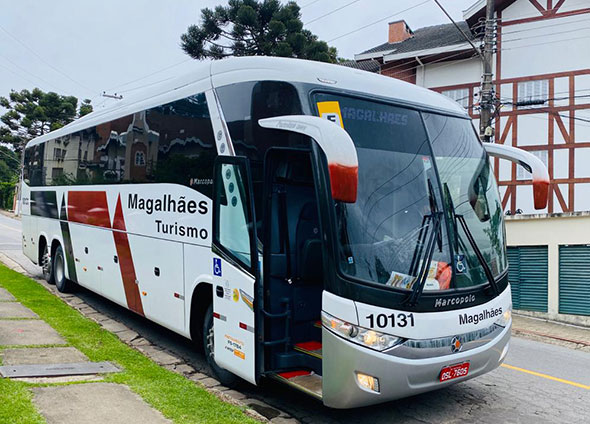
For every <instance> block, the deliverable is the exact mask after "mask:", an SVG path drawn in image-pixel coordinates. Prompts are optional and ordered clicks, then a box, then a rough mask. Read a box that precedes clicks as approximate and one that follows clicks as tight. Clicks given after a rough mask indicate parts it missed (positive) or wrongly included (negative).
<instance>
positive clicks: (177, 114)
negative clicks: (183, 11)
mask: <svg viewBox="0 0 590 424" xmlns="http://www.w3.org/2000/svg"><path fill="white" fill-rule="evenodd" d="M490 158H501V159H507V160H510V161H513V162H516V163H518V164H519V165H520V166H523V167H525V169H526V170H527V171H529V172H531V173H532V185H533V190H534V197H535V199H534V201H535V206H536V207H537V208H544V207H545V204H546V202H547V191H548V174H547V169H546V168H545V166H544V165H543V163H542V162H541V161H540V160H539V159H538V158H536V157H535V156H533V155H531V154H530V153H527V152H525V151H522V150H518V149H515V148H512V147H509V146H503V145H497V144H489V145H488V144H487V143H486V144H483V143H482V142H481V141H480V140H479V138H478V135H477V133H476V132H475V130H474V127H473V124H472V121H471V120H470V118H469V116H468V114H467V113H466V112H465V110H464V109H463V108H461V107H460V106H459V105H458V104H456V103H455V102H454V101H452V100H450V99H448V98H446V97H444V96H442V95H440V94H437V93H435V92H432V91H429V90H427V89H424V88H421V87H417V86H415V85H412V84H408V83H404V82H402V81H399V80H396V79H393V78H388V77H384V76H381V75H376V74H371V73H368V72H364V71H360V70H355V69H350V68H346V67H343V66H338V65H330V64H322V63H317V62H309V61H304V60H297V59H286V58H270V57H249V58H231V59H224V60H219V61H213V62H211V63H201V64H198V65H197V66H196V67H195V69H194V70H193V71H192V72H190V73H189V74H187V75H184V76H179V77H175V78H174V79H171V80H167V81H165V82H162V83H160V84H159V85H154V86H151V87H148V88H146V89H145V91H144V92H142V93H141V94H139V95H137V96H136V97H135V98H128V99H123V100H121V101H119V102H117V103H116V104H115V105H114V106H112V107H109V108H106V109H103V110H101V109H99V110H96V111H94V112H93V113H91V114H89V115H87V116H84V117H82V118H80V119H78V120H76V121H74V122H73V123H71V124H69V125H67V126H65V127H63V128H61V129H58V130H56V131H53V132H51V133H48V134H45V135H43V136H41V137H39V138H36V139H34V140H32V141H31V142H29V143H28V144H27V146H26V149H25V152H24V159H23V161H24V166H23V175H22V207H23V210H22V228H23V240H22V242H23V243H22V244H23V250H24V253H25V254H26V255H27V256H28V257H29V258H30V259H31V260H32V261H33V262H35V263H37V264H39V265H41V266H42V269H43V274H44V276H45V278H46V279H47V281H49V282H50V283H54V284H55V285H56V286H57V289H58V290H59V291H62V292H66V291H69V290H72V289H74V288H75V287H76V285H80V286H83V287H85V288H86V289H89V290H91V291H93V292H95V293H98V294H99V295H101V296H104V297H105V298H107V299H110V300H111V301H113V302H115V303H117V304H119V305H121V306H123V307H125V308H128V309H129V310H131V311H134V312H135V313H137V314H139V315H141V316H144V317H145V318H147V319H149V320H151V321H154V322H156V323H158V324H160V325H162V326H164V327H166V328H168V329H170V330H172V331H174V332H176V333H178V334H181V335H183V336H185V337H187V338H190V339H191V340H193V341H195V342H196V343H197V344H200V345H202V348H203V350H204V353H205V355H206V358H207V361H208V363H209V364H210V366H211V368H212V369H213V371H214V372H215V374H216V375H217V377H218V378H219V379H220V381H222V382H223V383H224V384H233V383H235V382H237V381H238V380H246V381H247V382H249V383H252V384H254V385H256V384H259V383H260V382H261V380H262V379H266V378H269V379H274V380H277V381H279V382H282V383H285V384H287V385H289V386H292V387H293V388H295V389H297V390H301V391H303V392H305V393H307V394H308V395H310V396H312V397H315V398H317V399H320V400H321V401H322V402H323V403H324V404H325V405H326V406H328V407H332V408H352V407H358V406H364V405H370V404H375V403H380V402H385V401H390V400H394V399H398V398H402V397H406V396H410V395H414V394H417V393H422V392H426V391H430V390H435V389H440V388H445V387H448V386H449V385H451V384H454V383H457V382H461V381H465V380H467V379H470V378H473V377H476V376H479V375H482V374H484V373H487V372H489V371H491V370H493V369H495V368H496V367H498V365H499V364H500V363H501V362H502V361H503V360H504V357H505V355H506V352H507V350H508V345H509V339H510V327H511V308H512V306H511V305H512V303H511V294H510V285H509V282H508V272H507V271H508V265H507V260H506V251H505V244H506V242H505V230H504V222H503V212H502V202H501V200H500V197H499V191H498V187H497V184H496V180H495V178H494V174H493V170H492V168H491V166H490ZM494 160H495V159H494Z"/></svg>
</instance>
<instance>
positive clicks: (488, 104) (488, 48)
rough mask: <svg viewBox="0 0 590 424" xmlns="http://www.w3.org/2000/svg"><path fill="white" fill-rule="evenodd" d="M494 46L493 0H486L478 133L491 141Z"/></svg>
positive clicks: (493, 102) (485, 139)
mask: <svg viewBox="0 0 590 424" xmlns="http://www.w3.org/2000/svg"><path fill="white" fill-rule="evenodd" d="M495 46H496V21H495V19H494V0H487V4H486V20H485V34H484V44H483V76H482V80H481V93H480V99H481V100H480V106H481V111H480V120H479V134H480V137H481V139H482V140H483V141H485V142H488V143H489V142H491V141H492V136H493V135H494V129H493V127H492V116H493V114H494V104H495V101H494V86H493V84H492V79H493V76H494V75H493V73H492V60H493V57H494V49H495Z"/></svg>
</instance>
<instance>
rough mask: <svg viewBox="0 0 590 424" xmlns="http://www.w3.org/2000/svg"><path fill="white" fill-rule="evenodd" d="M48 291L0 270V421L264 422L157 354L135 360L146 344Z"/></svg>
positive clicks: (82, 423)
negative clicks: (90, 317)
mask: <svg viewBox="0 0 590 424" xmlns="http://www.w3.org/2000/svg"><path fill="white" fill-rule="evenodd" d="M2 259H3V261H5V262H10V261H7V260H6V259H7V258H6V257H3V258H2ZM10 265H11V267H12V268H16V269H17V270H18V271H20V272H24V270H22V268H21V269H18V268H20V267H19V266H18V265H16V264H15V263H14V262H13V263H12V264H10ZM39 283H41V284H39ZM54 290H55V289H54V287H53V286H47V285H46V284H45V283H44V282H39V281H34V280H31V279H29V278H27V277H25V276H23V275H19V274H17V273H16V272H13V271H12V270H9V269H8V268H5V267H3V266H0V366H1V368H0V423H12V422H27V423H28V422H47V423H60V424H62V423H63V424H70V423H71V424H74V423H75V424H85V423H88V424H90V423H98V422H100V423H105V424H106V423H121V424H133V423H138V424H160V423H171V422H174V421H181V422H197V421H198V422H222V423H225V422H233V423H242V422H251V423H254V422H255V421H254V420H252V418H255V419H257V420H259V421H265V419H264V418H263V417H262V416H260V415H258V414H257V413H256V412H255V411H253V410H251V409H247V407H244V406H243V405H238V404H236V402H231V399H229V400H230V402H229V403H225V402H227V401H228V399H226V398H229V396H226V397H223V396H224V395H218V394H215V393H212V392H211V391H210V390H209V389H206V388H205V387H204V386H206V384H205V383H204V382H201V381H199V380H200V378H199V377H201V376H200V375H197V374H198V373H195V372H194V370H192V369H189V368H190V367H185V368H182V367H181V366H180V365H179V361H178V360H177V359H176V358H174V357H172V356H171V355H168V354H167V353H166V352H164V351H161V350H158V349H153V348H152V349H151V350H150V352H149V355H147V357H146V356H144V355H142V353H140V352H139V351H143V350H145V349H147V348H148V347H149V348H151V346H149V343H147V341H146V340H145V339H143V338H141V337H140V336H139V335H138V334H137V333H134V332H132V331H131V330H128V329H127V328H126V327H125V326H123V325H121V324H119V323H117V322H115V321H113V320H111V319H109V318H107V317H106V316H103V315H101V314H99V313H98V312H96V311H94V310H92V308H90V307H88V306H86V305H84V304H83V302H81V301H80V300H79V299H78V298H77V297H76V296H74V295H64V294H59V297H57V296H55V295H54V293H53V292H54ZM55 294H57V293H55ZM64 301H65V302H66V303H64ZM68 304H69V305H68ZM75 305H78V306H80V308H78V307H77V306H75ZM82 309H85V312H83V311H82ZM87 314H88V315H90V314H92V315H94V317H93V318H96V319H93V320H90V319H89V318H87V317H85V316H84V315H87ZM117 324H118V325H117ZM101 327H102V328H101ZM106 330H109V331H112V332H108V331H106ZM113 333H114V334H113ZM124 341H128V342H129V344H131V345H133V347H130V346H128V345H127V344H125V343H124ZM164 357H165V358H164ZM150 358H151V360H150ZM162 358H164V359H165V360H166V361H164V362H166V363H168V364H170V365H169V366H162V365H161V364H160V363H159V362H162ZM156 359H160V360H159V361H158V360H156ZM152 361H153V362H152ZM85 368H86V370H84V369H85ZM88 368H90V369H88ZM185 373H186V374H190V377H191V378H190V379H189V378H186V377H187V376H188V375H184V374H185ZM2 375H4V376H5V377H6V376H8V377H10V378H2ZM202 377H206V376H204V375H203V376H202ZM211 380H213V379H211ZM68 383H70V384H68ZM71 383H75V384H71ZM25 384H26V385H25ZM217 384H218V383H217ZM223 401H225V402H223ZM236 406H237V407H236Z"/></svg>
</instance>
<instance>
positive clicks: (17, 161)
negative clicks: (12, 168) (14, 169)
mask: <svg viewBox="0 0 590 424" xmlns="http://www.w3.org/2000/svg"><path fill="white" fill-rule="evenodd" d="M0 153H1V154H2V155H3V156H4V157H5V158H7V159H10V160H13V161H15V162H16V163H17V164H18V165H19V166H20V160H18V159H16V158H14V157H12V156H10V155H9V154H8V153H6V152H5V151H4V150H2V149H0Z"/></svg>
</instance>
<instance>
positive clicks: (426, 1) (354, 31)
mask: <svg viewBox="0 0 590 424" xmlns="http://www.w3.org/2000/svg"><path fill="white" fill-rule="evenodd" d="M426 3H430V0H425V1H423V2H422V3H418V4H415V5H414V6H411V7H408V8H407V9H404V10H400V11H399V12H395V13H394V14H393V15H389V16H386V17H384V18H381V19H378V20H376V21H374V22H371V23H370V24H367V25H363V26H361V27H359V28H357V29H354V30H352V31H349V32H346V33H344V34H342V35H339V36H338V37H334V38H332V39H330V40H328V41H327V42H328V43H331V42H332V41H336V40H339V39H341V38H343V37H346V36H348V35H351V34H354V33H356V32H359V31H362V30H363V29H365V28H369V27H370V26H373V25H375V24H378V23H380V22H383V21H386V20H388V19H391V18H393V17H394V16H397V15H401V14H402V13H405V12H408V11H410V10H412V9H415V8H417V7H419V6H422V5H424V4H426Z"/></svg>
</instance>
